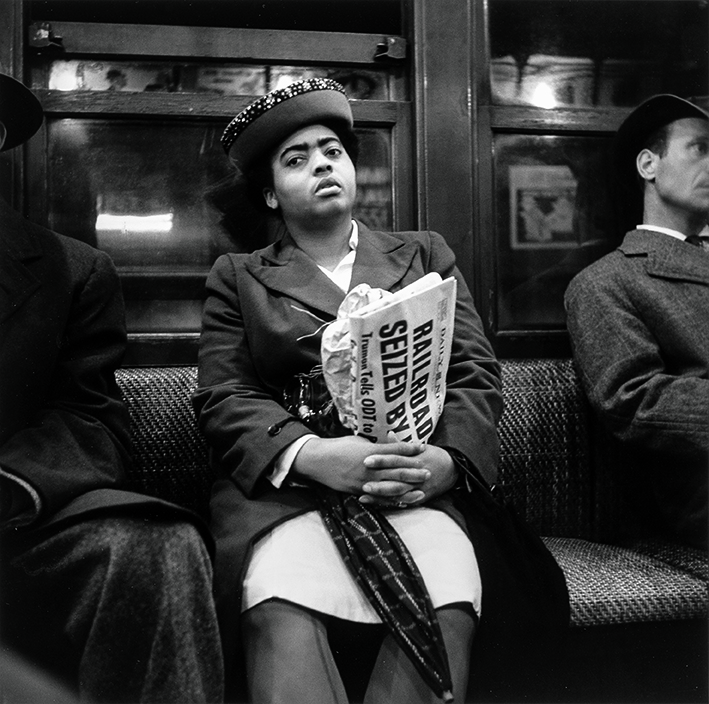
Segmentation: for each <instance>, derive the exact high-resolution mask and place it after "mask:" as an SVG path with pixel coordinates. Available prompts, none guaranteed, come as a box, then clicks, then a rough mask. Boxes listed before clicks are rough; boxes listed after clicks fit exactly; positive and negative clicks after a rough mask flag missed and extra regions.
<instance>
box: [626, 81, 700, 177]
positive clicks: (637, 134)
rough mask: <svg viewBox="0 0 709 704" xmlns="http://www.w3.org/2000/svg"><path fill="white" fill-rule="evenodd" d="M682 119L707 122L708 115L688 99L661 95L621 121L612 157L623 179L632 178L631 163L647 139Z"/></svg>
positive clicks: (633, 172)
mask: <svg viewBox="0 0 709 704" xmlns="http://www.w3.org/2000/svg"><path fill="white" fill-rule="evenodd" d="M685 117H698V118H700V119H702V120H709V113H706V112H704V110H702V109H701V108H700V107H698V106H696V105H695V104H694V103H690V102H689V100H685V99H684V98H679V97H677V96H676V95H670V94H669V93H665V94H662V95H654V96H653V97H652V98H648V99H647V100H646V101H645V102H644V103H641V104H640V105H638V107H637V108H635V110H633V111H632V112H631V113H630V115H628V117H626V118H625V120H624V121H623V124H622V125H621V126H620V127H619V128H618V133H617V135H616V142H615V157H616V165H617V166H618V167H619V168H621V169H622V170H623V171H624V172H625V174H626V177H630V175H631V174H632V175H633V177H634V175H635V173H636V168H635V161H636V159H637V156H638V154H639V153H640V150H641V149H643V147H644V146H645V143H646V142H647V140H648V138H649V137H651V136H652V134H653V133H654V132H656V131H657V130H659V129H660V128H661V127H664V126H665V125H669V124H670V123H671V122H674V121H675V120H681V119H683V118H685Z"/></svg>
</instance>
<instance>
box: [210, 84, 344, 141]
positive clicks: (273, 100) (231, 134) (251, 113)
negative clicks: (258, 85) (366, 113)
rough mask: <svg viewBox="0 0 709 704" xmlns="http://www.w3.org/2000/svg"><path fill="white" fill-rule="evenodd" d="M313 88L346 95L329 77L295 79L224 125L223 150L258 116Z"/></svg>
mask: <svg viewBox="0 0 709 704" xmlns="http://www.w3.org/2000/svg"><path fill="white" fill-rule="evenodd" d="M315 90H336V91H338V92H340V93H342V94H343V95H346V93H345V89H344V87H343V86H342V85H340V84H339V83H338V82H337V81H333V80H332V79H331V78H306V79H305V80H303V81H296V82H295V83H291V84H290V85H288V86H286V87H285V88H277V89H276V90H273V91H271V92H270V93H267V94H266V95H263V96H261V97H260V98H258V99H257V100H254V102H253V103H251V104H250V105H248V106H247V107H245V108H244V109H243V110H242V111H241V112H240V113H239V114H238V115H237V116H236V117H235V118H234V119H233V120H232V121H231V122H230V123H229V124H228V125H227V127H226V129H225V130H224V133H223V134H222V138H221V143H222V147H223V148H224V151H225V152H226V153H227V154H229V150H230V149H231V147H232V145H233V144H234V142H236V140H237V138H238V137H239V135H240V134H241V133H242V132H243V131H244V130H245V129H246V128H247V127H248V126H249V125H250V124H251V123H252V122H253V121H254V120H255V119H256V118H258V117H260V116H261V115H263V114H264V113H265V112H268V111H269V110H270V109H271V108H273V107H275V106H276V105H278V104H279V103H282V102H283V101H285V100H288V99H289V98H294V97H295V96H296V95H303V94H304V93H310V92H312V91H315Z"/></svg>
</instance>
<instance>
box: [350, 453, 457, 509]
mask: <svg viewBox="0 0 709 704" xmlns="http://www.w3.org/2000/svg"><path fill="white" fill-rule="evenodd" d="M408 444H411V445H412V446H414V447H418V449H419V452H418V453H416V455H414V456H412V457H410V458H409V460H408V463H409V464H410V465H411V466H413V467H418V468H421V469H425V470H428V473H429V478H428V479H427V480H426V481H424V482H423V483H421V484H419V485H417V486H416V487H415V488H413V489H412V490H410V491H408V492H405V493H403V494H399V495H397V492H396V489H395V487H393V486H390V485H389V482H387V481H386V480H384V479H383V478H381V479H377V480H375V481H372V482H367V484H365V485H364V487H362V489H363V491H364V494H363V495H362V496H361V497H360V501H361V502H362V503H363V504H365V505H366V506H379V507H382V508H390V507H391V506H392V503H394V504H395V505H397V507H398V508H405V507H406V506H415V505H418V504H422V503H424V502H425V501H429V500H431V499H433V498H435V497H436V496H439V495H440V494H443V493H445V492H446V491H448V490H449V489H452V488H453V487H454V486H455V483H456V481H457V478H458V473H457V470H456V468H455V465H454V463H453V458H452V457H451V456H450V454H449V453H448V452H447V451H446V450H444V449H442V448H440V447H436V446H435V445H422V444H420V443H408ZM375 447H376V448H377V453H376V454H372V455H370V456H369V457H368V458H367V459H366V460H365V461H364V464H365V466H366V467H368V468H369V469H374V470H376V471H377V472H382V473H383V472H386V471H388V468H389V467H391V466H392V465H393V464H395V463H396V462H397V461H398V458H397V457H396V456H395V455H386V454H381V453H379V452H378V448H380V447H382V446H381V445H376V446H375ZM401 504H406V506H401Z"/></svg>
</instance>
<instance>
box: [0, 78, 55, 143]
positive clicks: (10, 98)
mask: <svg viewBox="0 0 709 704" xmlns="http://www.w3.org/2000/svg"><path fill="white" fill-rule="evenodd" d="M43 117H44V113H43V112H42V106H41V105H40V104H39V100H37V98H36V97H35V95H34V93H33V92H32V91H31V90H30V89H29V88H26V87H25V86H24V85H23V84H22V83H20V82H19V81H17V80H15V79H14V78H12V76H8V75H6V74H4V73H0V122H2V123H3V125H5V129H6V130H7V136H6V138H5V144H3V145H2V149H0V151H6V150H7V149H12V148H13V147H16V146H17V145H18V144H22V143H23V142H26V141H27V140H28V139H29V138H30V137H31V136H32V135H33V134H34V133H35V132H36V131H37V130H38V129H39V127H40V125H41V124H42V119H43Z"/></svg>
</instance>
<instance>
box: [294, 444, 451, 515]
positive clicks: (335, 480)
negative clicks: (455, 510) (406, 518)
mask: <svg viewBox="0 0 709 704" xmlns="http://www.w3.org/2000/svg"><path fill="white" fill-rule="evenodd" d="M291 473H292V475H293V477H294V478H296V479H297V478H298V477H301V478H308V479H314V480H315V481H318V482H320V483H321V484H324V485H326V486H329V487H331V488H332V489H335V490H337V491H344V492H347V493H349V494H356V495H359V497H360V501H361V502H362V503H363V504H365V505H367V506H370V507H380V508H391V507H394V506H396V507H399V508H403V506H402V504H405V505H406V506H412V505H418V504H421V503H422V502H424V501H427V500H429V499H432V498H434V497H436V496H438V495H440V494H442V493H444V492H445V491H448V490H449V489H450V488H452V487H453V486H454V485H455V482H456V479H457V473H456V469H455V466H454V464H453V460H452V458H451V456H450V455H449V454H448V452H446V451H445V450H443V449H441V448H440V447H436V446H435V445H423V444H421V443H410V442H398V441H396V440H392V441H390V442H388V443H379V444H375V445H373V444H372V443H371V442H369V441H368V440H365V439H364V438H360V437H357V436H347V437H343V438H313V439H312V440H309V441H308V442H307V443H305V445H303V447H302V448H301V450H300V452H299V453H298V454H297V456H296V458H295V462H294V463H293V467H292V468H291Z"/></svg>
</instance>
